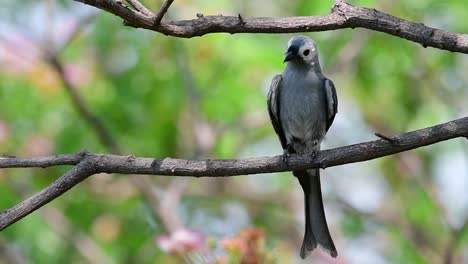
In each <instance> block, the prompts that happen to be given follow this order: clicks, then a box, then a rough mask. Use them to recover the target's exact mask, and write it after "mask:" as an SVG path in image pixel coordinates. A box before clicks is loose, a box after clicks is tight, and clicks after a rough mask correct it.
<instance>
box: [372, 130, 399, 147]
mask: <svg viewBox="0 0 468 264" xmlns="http://www.w3.org/2000/svg"><path fill="white" fill-rule="evenodd" d="M374 135H376V136H377V137H379V138H381V139H383V140H385V141H387V142H388V143H390V144H392V145H398V144H399V143H398V140H397V139H395V138H392V137H388V136H385V135H383V134H381V133H378V132H376V133H374Z"/></svg>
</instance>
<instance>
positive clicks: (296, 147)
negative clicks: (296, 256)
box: [268, 36, 338, 258]
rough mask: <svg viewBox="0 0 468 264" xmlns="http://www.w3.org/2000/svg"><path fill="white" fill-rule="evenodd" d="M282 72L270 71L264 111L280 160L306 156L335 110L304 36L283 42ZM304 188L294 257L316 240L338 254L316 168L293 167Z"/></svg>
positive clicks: (333, 99) (313, 50)
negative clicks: (302, 218)
mask: <svg viewBox="0 0 468 264" xmlns="http://www.w3.org/2000/svg"><path fill="white" fill-rule="evenodd" d="M284 62H285V63H287V65H286V69H285V70H284V71H283V73H281V74H278V75H276V76H275V77H274V78H273V80H272V82H271V86H270V91H269V93H268V113H269V115H270V119H271V122H272V124H273V128H274V130H275V132H276V134H277V135H278V137H279V140H280V142H281V146H282V147H283V150H284V154H283V159H284V161H287V158H288V155H289V154H291V153H297V154H301V155H306V154H308V155H312V156H315V154H316V153H317V152H318V151H319V150H320V143H321V142H322V139H323V138H324V137H325V134H326V133H327V131H328V129H329V128H330V126H331V124H332V123H333V120H334V119H335V115H336V113H337V107H338V100H337V97H336V90H335V86H334V84H333V82H332V81H331V80H329V79H327V78H326V77H325V76H324V75H323V74H322V69H321V68H320V63H319V58H318V52H317V46H316V44H315V42H314V41H313V40H312V39H310V38H308V37H306V36H295V37H293V38H291V39H290V40H289V42H288V49H287V52H286V54H285V58H284ZM293 174H294V176H296V177H297V178H298V180H299V183H300V184H301V187H302V189H303V190H304V207H305V234H304V240H303V242H302V246H301V251H300V256H301V258H305V257H306V254H307V253H308V252H309V251H312V250H313V249H315V248H316V247H317V244H318V245H319V246H321V247H322V248H323V249H324V250H326V251H327V252H328V253H329V254H330V255H331V256H332V257H336V256H337V255H338V253H337V251H336V248H335V245H334V243H333V240H332V238H331V236H330V232H329V230H328V225H327V220H326V218H325V211H324V208H323V202H322V191H321V189H320V171H319V169H310V170H304V171H293Z"/></svg>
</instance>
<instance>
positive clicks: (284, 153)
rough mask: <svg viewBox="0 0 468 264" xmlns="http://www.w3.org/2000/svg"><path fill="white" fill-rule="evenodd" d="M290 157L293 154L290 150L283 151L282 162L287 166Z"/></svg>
mask: <svg viewBox="0 0 468 264" xmlns="http://www.w3.org/2000/svg"><path fill="white" fill-rule="evenodd" d="M289 156H291V154H289V152H288V150H287V149H285V150H284V151H283V155H281V161H282V162H283V163H285V164H288V159H289Z"/></svg>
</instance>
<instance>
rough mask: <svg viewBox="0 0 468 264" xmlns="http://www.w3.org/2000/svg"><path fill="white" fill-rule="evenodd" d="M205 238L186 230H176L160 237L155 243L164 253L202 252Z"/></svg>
mask: <svg viewBox="0 0 468 264" xmlns="http://www.w3.org/2000/svg"><path fill="white" fill-rule="evenodd" d="M205 242H206V237H205V236H204V235H203V234H200V233H198V232H195V231H192V230H188V229H178V230H176V231H174V232H173V233H172V234H170V235H160V236H158V237H157V238H156V243H157V245H158V246H159V248H161V250H163V251H164V252H168V253H171V254H180V253H186V252H191V251H203V250H205V249H206V248H205V246H206V243H205Z"/></svg>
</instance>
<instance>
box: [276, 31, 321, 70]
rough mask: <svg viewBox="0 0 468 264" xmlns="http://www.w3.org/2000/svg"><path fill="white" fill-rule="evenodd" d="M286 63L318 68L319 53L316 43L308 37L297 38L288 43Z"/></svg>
mask: <svg viewBox="0 0 468 264" xmlns="http://www.w3.org/2000/svg"><path fill="white" fill-rule="evenodd" d="M284 62H292V63H298V64H304V65H311V66H318V65H319V61H318V52H317V45H315V41H313V40H312V39H310V38H308V37H306V36H295V37H292V38H291V39H290V40H289V41H288V50H287V51H286V54H285V57H284Z"/></svg>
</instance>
